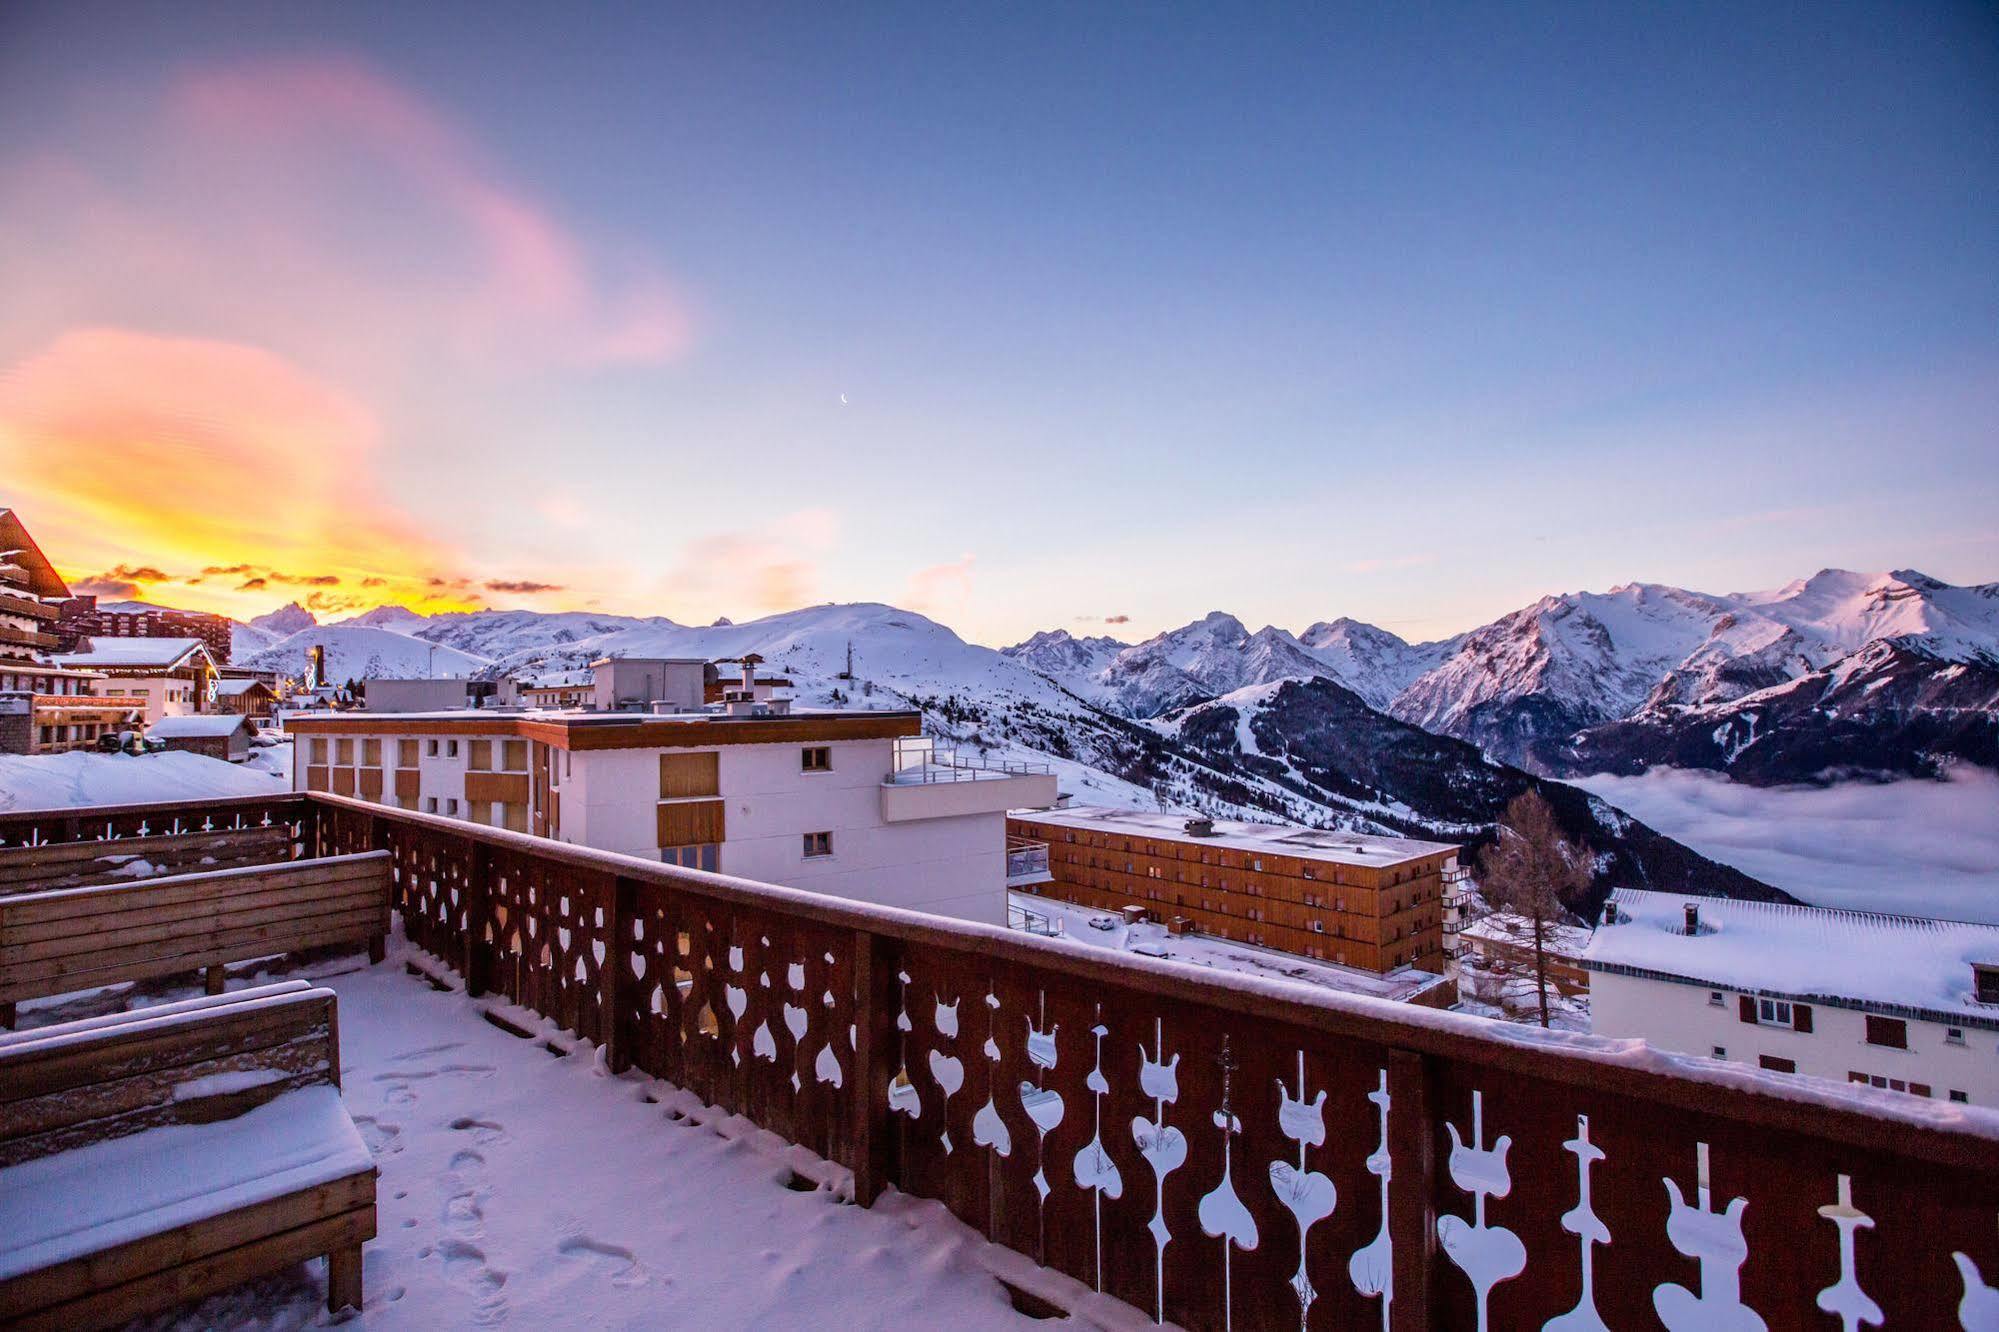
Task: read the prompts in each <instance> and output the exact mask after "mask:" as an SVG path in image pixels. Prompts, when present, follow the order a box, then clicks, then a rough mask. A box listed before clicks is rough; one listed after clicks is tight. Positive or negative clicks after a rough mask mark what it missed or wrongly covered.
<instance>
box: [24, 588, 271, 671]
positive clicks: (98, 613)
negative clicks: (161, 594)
mask: <svg viewBox="0 0 1999 1332" xmlns="http://www.w3.org/2000/svg"><path fill="white" fill-rule="evenodd" d="M233 633H234V629H233V626H232V625H231V624H230V622H229V618H228V617H227V616H224V615H210V614H208V613H207V612H205V611H184V610H171V609H169V608H167V607H165V606H148V605H146V604H145V603H144V602H140V601H120V602H112V603H110V604H108V605H101V606H100V605H99V604H98V601H97V598H96V597H91V596H78V597H71V598H69V599H68V600H67V601H65V602H63V603H62V607H61V614H60V617H59V618H58V619H57V621H56V624H55V636H56V639H57V644H56V647H57V650H58V651H61V652H74V651H76V650H77V645H78V644H79V643H81V642H82V641H83V640H84V639H86V638H91V639H99V638H198V639H200V640H201V643H202V646H203V647H205V648H207V649H208V655H209V656H210V658H212V659H213V660H214V661H216V662H218V663H220V664H223V665H227V664H228V662H229V654H230V651H231V648H232V635H233Z"/></svg>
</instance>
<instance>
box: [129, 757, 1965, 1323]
mask: <svg viewBox="0 0 1999 1332" xmlns="http://www.w3.org/2000/svg"><path fill="white" fill-rule="evenodd" d="M306 799H307V800H308V802H309V806H310V810H311V811H312V813H310V814H308V815H305V816H303V817H302V818H301V823H302V825H303V826H308V827H310V828H312V829H313V830H314V832H315V835H316V838H317V842H316V847H317V849H318V851H319V852H320V853H322V854H327V853H333V852H346V851H358V850H366V849H371V848H381V849H386V850H388V851H390V852H391V853H392V856H393V858H394V861H395V865H396V880H397V886H396V892H397V894H398V903H397V904H398V906H399V907H400V908H401V910H402V913H403V920H404V925H405V930H406V932H407V933H408V935H409V937H410V938H411V940H412V941H413V942H415V943H416V944H417V945H418V946H419V947H422V948H425V949H428V950H429V951H431V952H433V953H435V954H437V955H438V956H439V957H441V958H443V959H445V960H446V961H448V962H449V963H451V964H452V965H453V966H454V967H456V968H457V969H458V970H459V971H460V973H461V974H462V975H463V976H464V977H465V978H466V981H467V985H468V988H469V989H471V990H472V991H473V992H474V993H479V992H484V991H488V990H491V991H497V992H499V993H501V994H503V995H505V996H506V997H507V998H509V999H511V1000H512V1001H514V1002H517V1003H520V1004H523V1005H525V1006H527V1007H529V1008H532V1009H534V1010H535V1011H537V1012H539V1013H542V1014H544V1015H545V1016H547V1017H549V1018H552V1019H553V1020H555V1021H556V1022H558V1023H560V1024H561V1025H563V1026H566V1027H568V1028H570V1029H572V1030H574V1031H575V1032H576V1033H577V1034H578V1035H579V1036H581V1037H583V1038H585V1039H589V1040H592V1041H596V1042H599V1043H600V1044H601V1045H602V1046H603V1047H604V1056H605V1058H606V1060H607V1062H608V1064H609V1065H610V1067H611V1068H612V1069H613V1070H620V1069H624V1068H627V1067H637V1068H639V1069H641V1070H643V1071H645V1072H646V1073H649V1074H652V1075H655V1076H658V1077H662V1078H665V1079H668V1080H670V1081H672V1082H675V1083H678V1084H679V1085H681V1086H683V1087H686V1088H688V1089H690V1090H691V1091H693V1092H695V1093H696V1094H698V1095H700V1096H702V1097H703V1098H705V1099H706V1100H708V1101H711V1102H713V1103H715V1104H716V1105H719V1106H721V1107H722V1108H724V1109H725V1110H728V1111H731V1112H734V1113H739V1114H742V1115H744V1116H746V1117H748V1118H749V1119H751V1120H753V1121H754V1122H756V1123H757V1124H759V1125H760V1126H762V1127H764V1128H767V1129H770V1130H771V1131H773V1132H775V1133H777V1134H779V1135H780V1136H783V1137H785V1138H787V1139H789V1140H791V1141H792V1142H795V1143H798V1144H800V1145H802V1146H804V1147H806V1148H808V1149H809V1150H812V1151H814V1152H817V1153H819V1154H820V1155H822V1156H824V1157H827V1158H829V1159H831V1160H833V1161H836V1162H838V1163H840V1164H842V1165H844V1166H846V1167H848V1168H849V1169H851V1170H852V1172H853V1191H854V1194H855V1196H856V1199H857V1200H858V1201H860V1202H861V1203H863V1204H867V1203H870V1202H872V1201H873V1199H874V1198H875V1197H876V1196H877V1194H878V1193H879V1191H880V1190H881V1189H882V1188H883V1187H885V1186H887V1185H889V1184H893V1185H894V1186H895V1187H897V1188H898V1189H900V1190H902V1191H903V1192H905V1193H909V1194H913V1195H916V1196H920V1197H928V1198H934V1199H938V1200H941V1201H942V1202H943V1203H944V1204H945V1205H946V1206H948V1207H949V1208H950V1209H951V1211H952V1212H953V1213H955V1214H956V1215H957V1216H959V1217H960V1218H962V1219H964V1220H965V1221H967V1222H968V1223H970V1224H971V1225H973V1226H974V1227H977V1228H979V1229H980V1230H982V1231H983V1232H984V1233H985V1234H986V1235H987V1236H988V1237H989V1238H991V1239H992V1240H993V1241H995V1242H997V1243H999V1244H1002V1245H1005V1246H1008V1247H1011V1248H1013V1249H1015V1250H1018V1251H1019V1252H1021V1253H1023V1254H1025V1255H1027V1256H1028V1257H1029V1258H1031V1259H1033V1260H1035V1261H1036V1262H1039V1263H1042V1264H1045V1265H1047V1266H1050V1267H1054V1268H1058V1269H1060V1270H1061V1271H1063V1272H1066V1273H1068V1274H1070V1275H1072V1276H1074V1277H1076V1278H1077V1279H1078V1280H1080V1281H1082V1282H1084V1283H1085V1284H1086V1285H1090V1286H1092V1287H1094V1288H1096V1289H1098V1290H1101V1291H1103V1292H1105V1293H1107V1294H1110V1295H1112V1296H1114V1297H1116V1298H1118V1299H1120V1300H1123V1301H1124V1302H1126V1303H1127V1304H1129V1305H1131V1306H1133V1307H1135V1308H1137V1309H1139V1310H1142V1311H1144V1313H1145V1314H1146V1315H1147V1316H1149V1317H1158V1318H1163V1319H1166V1320H1170V1321H1174V1322H1178V1323H1180V1324H1183V1325H1185V1326H1189V1327H1201V1328H1208V1327H1213V1328H1236V1327H1242V1328H1251V1327H1257V1328H1263V1327H1269V1328H1298V1327H1314V1326H1317V1327H1373V1326H1379V1327H1382V1328H1386V1329H1400V1328H1423V1327H1452V1328H1459V1327H1463V1328H1473V1327H1478V1328H1486V1327H1491V1328H1516V1327H1518V1328H1540V1327H1544V1326H1548V1327H1556V1328H1561V1329H1568V1330H1570V1332H1575V1330H1578V1329H1599V1328H1607V1327H1644V1326H1658V1325H1660V1324H1662V1323H1663V1324H1664V1325H1665V1326H1666V1327H1667V1328H1669V1329H1693V1328H1723V1327H1728V1328H1761V1327H1765V1326H1769V1327H1793V1326H1798V1327H1803V1326H1822V1325H1823V1326H1834V1325H1839V1326H1844V1327H1848V1328H1854V1327H1859V1326H1873V1325H1876V1324H1877V1323H1879V1322H1881V1321H1883V1320H1885V1322H1886V1325H1887V1326H1889V1327H1924V1328H1928V1327H1943V1328H1948V1327H1957V1326H1964V1327H1973V1326H1983V1325H1984V1324H1981V1323H1979V1322H1978V1321H1977V1320H1978V1318H1980V1317H1982V1316H1983V1311H1984V1310H1987V1309H1989V1308H1991V1307H1992V1301H1994V1300H1995V1299H1999V1289H1995V1287H1994V1286H1993V1285H1992V1282H1993V1281H1994V1280H1995V1279H1999V1115H1994V1114H1992V1113H1990V1112H1988V1111H1983V1110H1977V1109H1967V1108H1966V1107H1962V1106H1955V1105H1943V1104H1938V1103H1934V1102H1928V1101H1923V1100H1919V1099H1917V1098H1914V1097H1900V1098H1889V1097H1886V1096H1883V1095H1881V1094H1878V1093H1871V1092H1867V1091H1865V1090H1864V1089H1852V1088H1845V1087H1840V1086H1837V1085H1834V1084H1827V1083H1818V1082H1815V1081H1813V1080H1810V1079H1800V1078H1795V1077H1786V1076H1784V1075H1779V1074H1770V1073H1762V1072H1759V1071H1757V1070H1752V1069H1746V1068H1743V1067H1741V1066H1738V1065H1723V1064H1713V1063H1710V1062H1708V1061H1705V1060H1697V1059H1692V1058H1688V1057H1683V1056H1676V1055H1668V1054H1665V1053H1662V1052H1659V1051H1655V1050H1652V1049H1651V1048H1650V1047H1648V1046H1645V1045H1644V1044H1643V1043H1641V1042H1635V1041H1610V1040H1603V1039H1597V1038H1592V1037H1587V1036H1580V1035H1575V1034H1564V1033H1544V1032H1541V1031H1540V1030H1539V1029H1532V1030H1528V1029H1522V1028H1518V1027H1513V1026H1509V1025H1507V1024H1500V1023H1491V1022H1485V1021H1483V1020H1481V1019H1477V1018H1472V1017H1469V1016H1466V1015H1463V1014H1456V1013H1447V1012H1437V1011H1434V1010H1429V1009H1423V1008H1417V1007H1413V1006H1409V1005H1400V1004H1394V1003H1390V1002H1387V1001H1383V1000H1377V999H1371V998H1368V997H1365V996H1357V995H1347V994H1339V993H1334V992H1330V991H1325V990H1322V989H1319V988H1316V987H1308V986H1297V985H1292V984H1288V983H1285V982H1282V981H1278V980H1274V979H1269V978H1262V977H1252V976H1243V975H1235V974H1225V973H1217V972H1207V971H1203V970H1200V969H1197V968H1194V967H1190V966H1186V965H1183V964H1179V963H1173V962H1163V961H1155V960H1152V959H1147V958H1141V957H1132V956H1129V955H1122V954H1112V953H1107V952H1106V951H1105V950H1102V949H1092V948H1089V947H1087V946H1085V945H1081V944H1076V943H1072V942H1069V941H1067V940H1063V939H1059V938H1040V937H1032V936H1028V935H1024V934H1022V933H1020V932H1010V931H1007V930H1004V929H1001V928H999V927H988V926H981V925H974V924H966V923H961V922H956V921H947V920H942V919H939V918H936V917H931V916H925V915H921V914H918V913H914V912H908V911H899V910H895V909H892V908H886V907H876V906H872V905H865V904H858V903H853V902H848V901H844V900H841V899H836V898H830V897H825V896H822V895H818V894H813V893H807V892H802V891H797V890H791V889H784V888H776V887H771V886H768V885H761V884H753V883H748V882H746V881H743V880H737V879H730V878H726V877H723V876H720V875H712V874H702V873H700V872H698V871H693V870H684V869H679V868H676V867H671V866H663V865H659V864H655V863H652V862H649V861H645V860H640V859H637V858H634V857H629V856H619V855H612V854H607V853H602V852H595V851H590V850H587V849H584V848H580V847H575V846H570V845H566V844H559V843H552V842H548V841H546V840H542V839H536V838H533V837H528V836H525V835H522V834H515V833H508V832H505V831H502V830H499V829H491V828H486V827H482V826H477V825H471V824H467V823H462V822H458V821H455V820H446V819H439V818H436V817H433V816H427V815H422V814H416V813H411V812H407V811H401V810H394V809H389V808H385V807H382V806H380V805H373V804H369V803H367V802H363V801H355V800H349V799H343V798H340V797H328V796H319V795H314V796H311V797H308V798H306ZM119 817H120V818H129V817H131V815H130V814H129V813H127V814H124V815H120V816H119Z"/></svg>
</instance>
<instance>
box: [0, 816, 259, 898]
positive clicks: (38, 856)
mask: <svg viewBox="0 0 1999 1332" xmlns="http://www.w3.org/2000/svg"><path fill="white" fill-rule="evenodd" d="M211 857H212V858H215V859H217V860H225V859H226V860H233V861H239V862H241V863H244V864H262V863H275V862H278V861H285V860H289V859H290V858H291V831H290V829H288V828H286V827H284V826H283V825H281V824H280V825H273V826H272V827H269V828H245V829H240V830H230V831H227V832H208V833H182V834H178V835H167V836H160V837H120V838H114V839H111V840H108V841H87V842H53V843H49V844H47V845H43V846H15V847H0V884H4V885H7V886H10V887H11V886H13V885H16V884H20V883H23V882H34V881H35V880H37V879H43V880H52V879H56V878H59V877H62V876H65V875H67V876H88V875H103V874H109V873H114V872H116V870H117V868H118V865H119V864H121V863H129V862H130V861H133V860H144V861H146V862H148V863H149V864H152V865H155V866H158V865H168V866H185V867H187V868H189V869H198V868H200V866H201V862H202V861H203V860H205V859H208V858H211ZM167 872H171V871H167ZM52 886H53V885H52Z"/></svg>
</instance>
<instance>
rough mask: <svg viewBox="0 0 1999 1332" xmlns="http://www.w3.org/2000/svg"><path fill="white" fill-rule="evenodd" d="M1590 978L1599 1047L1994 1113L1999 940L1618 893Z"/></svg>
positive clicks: (1912, 920) (1759, 906) (1886, 918)
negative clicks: (1652, 1051) (1703, 1058)
mask: <svg viewBox="0 0 1999 1332" xmlns="http://www.w3.org/2000/svg"><path fill="white" fill-rule="evenodd" d="M1582 963H1583V966H1584V967H1586V968H1588V970H1589V973H1590V1030H1591V1031H1593V1032H1595V1033H1597V1034H1599V1035H1606V1036H1640V1037H1643V1038H1644V1039H1645V1040H1647V1041H1649V1042H1651V1043H1652V1044H1653V1045H1656V1046H1659V1047H1661V1048H1662V1049H1667V1050H1680V1051H1684V1052H1687V1053H1691V1054H1697V1055H1707V1056H1709V1057H1710V1058H1714V1059H1723V1060H1728V1061H1729V1062H1731V1063H1745V1064H1750V1065H1753V1066H1755V1067H1759V1068H1764V1069H1770V1070H1774V1071H1776V1072H1779V1073H1802V1074H1809V1075H1812V1076H1815V1077H1821V1078H1833V1079H1838V1080H1840V1081H1844V1082H1851V1083H1859V1084H1862V1085H1865V1086H1870V1087H1879V1088H1884V1089H1886V1090H1889V1091H1896V1092H1905V1093H1908V1094H1910V1095H1914V1096H1933V1097H1936V1098H1937V1099H1939V1100H1950V1101H1960V1102H1966V1103H1969V1104H1972V1105H1983V1106H1999V926H1993V925H1974V924H1969V923H1966V922H1963V921H1954V920H1930V919H1927V918H1924V917H1919V916H1891V915H1880V914H1876V913H1873V912H1867V911H1844V910H1834V909H1830V908H1825V907H1809V906H1795V905H1790V904H1785V903H1775V902H1738V901H1734V900H1731V899H1727V898H1713V897H1700V898H1689V897H1684V896H1681V895H1680V894H1677V893H1655V892H1643V891H1639V890H1637V889H1631V888H1620V889H1618V890H1617V891H1616V892H1614V893H1612V894H1611V897H1610V902H1609V903H1608V905H1607V906H1606V907H1605V911H1604V923H1603V924H1602V925H1600V926H1598V927H1597V931H1596V933H1595V934H1594V935H1592V936H1591V937H1590V942H1589V947H1588V948H1586V949H1585V950H1584V952H1583V957H1582Z"/></svg>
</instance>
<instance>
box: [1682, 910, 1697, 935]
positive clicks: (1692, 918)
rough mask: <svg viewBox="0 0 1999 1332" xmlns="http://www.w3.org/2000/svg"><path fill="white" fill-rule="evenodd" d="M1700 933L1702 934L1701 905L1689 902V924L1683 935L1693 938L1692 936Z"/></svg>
mask: <svg viewBox="0 0 1999 1332" xmlns="http://www.w3.org/2000/svg"><path fill="white" fill-rule="evenodd" d="M1700 932H1701V908H1700V903H1698V902H1689V903H1687V924H1686V928H1685V929H1684V930H1683V931H1681V933H1683V934H1687V935H1689V936H1691V935H1695V934H1699V933H1700Z"/></svg>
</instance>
